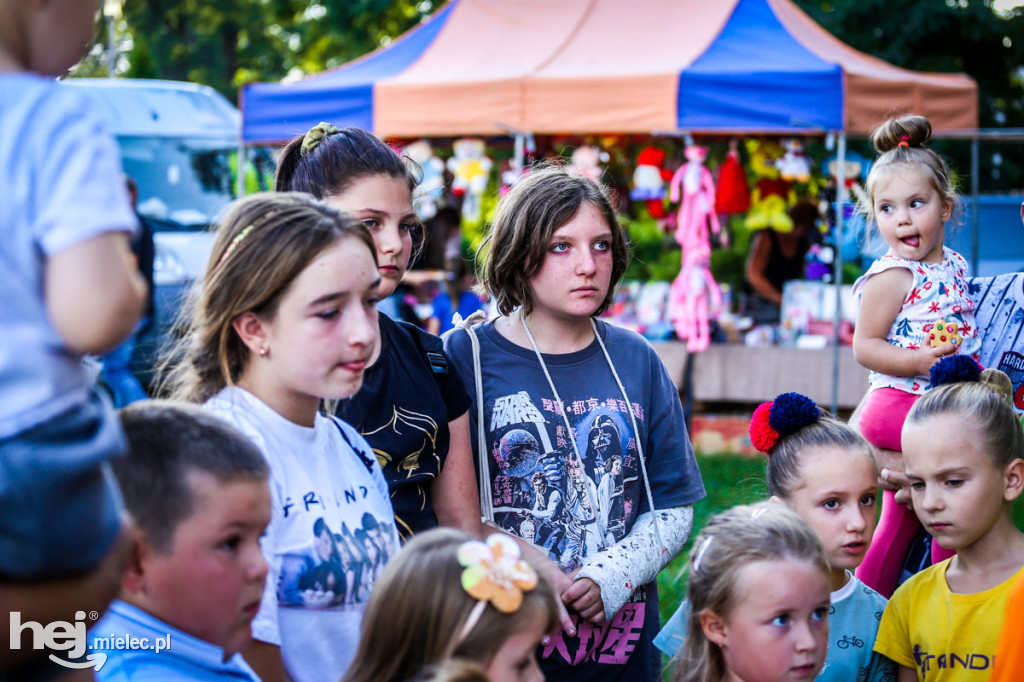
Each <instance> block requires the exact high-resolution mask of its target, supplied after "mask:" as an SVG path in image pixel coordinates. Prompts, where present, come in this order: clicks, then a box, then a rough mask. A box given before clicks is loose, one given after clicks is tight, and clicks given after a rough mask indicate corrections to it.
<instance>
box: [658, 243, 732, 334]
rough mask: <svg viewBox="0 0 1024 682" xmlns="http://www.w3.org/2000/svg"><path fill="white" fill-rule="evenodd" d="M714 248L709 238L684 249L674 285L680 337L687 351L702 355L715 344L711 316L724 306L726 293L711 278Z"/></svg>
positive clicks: (674, 317) (671, 297) (673, 311)
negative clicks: (709, 321)
mask: <svg viewBox="0 0 1024 682" xmlns="http://www.w3.org/2000/svg"><path fill="white" fill-rule="evenodd" d="M710 265H711V247H710V246H708V242H707V240H706V239H705V241H704V242H703V243H696V244H694V245H692V246H691V247H690V248H684V249H683V267H682V270H680V271H679V276H678V277H676V279H675V281H674V282H672V288H671V292H670V294H669V311H670V316H671V317H672V322H673V324H674V326H675V330H676V336H678V337H679V339H680V340H684V339H685V340H686V342H687V343H686V349H687V350H688V351H689V352H691V353H700V352H701V351H703V350H706V349H707V347H708V345H710V344H711V333H710V331H709V323H708V319H709V316H711V315H712V313H713V312H717V309H718V308H719V306H721V305H722V291H721V289H719V288H718V283H717V282H715V278H714V277H713V276H712V275H711V268H710Z"/></svg>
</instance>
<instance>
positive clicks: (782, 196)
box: [745, 140, 796, 232]
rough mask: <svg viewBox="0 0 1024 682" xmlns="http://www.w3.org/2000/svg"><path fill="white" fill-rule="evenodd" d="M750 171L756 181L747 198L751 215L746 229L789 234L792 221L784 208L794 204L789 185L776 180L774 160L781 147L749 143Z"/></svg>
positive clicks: (771, 144) (769, 143)
mask: <svg viewBox="0 0 1024 682" xmlns="http://www.w3.org/2000/svg"><path fill="white" fill-rule="evenodd" d="M747 145H748V149H749V150H750V168H751V170H753V171H754V173H755V174H756V175H757V177H758V178H759V180H758V181H757V183H756V184H755V185H754V191H753V193H752V194H751V195H750V212H749V213H747V219H746V221H745V224H746V226H747V229H749V230H763V229H766V228H769V227H770V228H772V229H773V230H775V231H776V232H790V231H792V230H793V221H792V220H791V219H790V217H789V216H788V215H786V209H787V208H788V207H789V206H790V205H792V204H793V203H795V202H796V196H795V195H794V194H793V187H792V185H791V184H790V183H789V182H787V181H786V180H783V179H782V178H780V177H779V169H778V168H777V167H776V166H775V161H776V159H778V158H780V157H781V156H782V148H781V147H779V145H778V143H775V142H760V143H758V142H757V141H756V140H751V141H749V142H748V143H747Z"/></svg>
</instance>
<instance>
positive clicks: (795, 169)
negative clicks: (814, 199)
mask: <svg viewBox="0 0 1024 682" xmlns="http://www.w3.org/2000/svg"><path fill="white" fill-rule="evenodd" d="M782 147H783V149H785V153H784V154H783V155H782V158H781V159H779V160H778V161H776V162H775V166H776V167H777V168H778V169H779V176H780V177H781V178H782V179H783V180H786V181H788V182H807V181H808V180H810V179H811V162H810V161H808V160H807V155H806V154H804V146H803V143H801V142H800V140H797V139H793V138H790V139H788V140H783V141H782Z"/></svg>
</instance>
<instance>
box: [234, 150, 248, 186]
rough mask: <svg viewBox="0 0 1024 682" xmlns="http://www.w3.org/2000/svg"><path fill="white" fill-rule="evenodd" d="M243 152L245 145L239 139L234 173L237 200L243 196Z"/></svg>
mask: <svg viewBox="0 0 1024 682" xmlns="http://www.w3.org/2000/svg"><path fill="white" fill-rule="evenodd" d="M245 151H246V149H245V143H244V142H242V140H241V138H239V140H238V162H237V163H236V165H237V169H236V171H235V196H236V197H237V198H239V199H241V198H242V197H244V196H245Z"/></svg>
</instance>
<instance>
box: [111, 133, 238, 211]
mask: <svg viewBox="0 0 1024 682" xmlns="http://www.w3.org/2000/svg"><path fill="white" fill-rule="evenodd" d="M118 141H119V142H120V143H121V159H122V162H123V164H124V171H125V173H127V174H128V175H129V176H131V177H132V178H134V179H135V182H136V184H138V186H139V204H138V209H139V213H141V214H142V215H144V216H146V217H149V218H155V219H156V220H160V221H162V222H164V221H166V222H172V223H176V224H178V225H181V226H182V227H190V226H198V225H203V226H205V225H208V224H209V223H211V222H213V220H214V218H215V216H216V215H217V214H218V212H219V211H220V210H221V209H222V208H223V207H224V206H225V205H226V204H227V203H228V202H229V201H231V199H232V197H233V196H234V191H233V190H234V188H233V186H232V173H231V164H230V163H229V157H230V155H231V154H233V153H236V152H237V150H236V149H234V148H226V147H225V146H224V145H223V143H218V141H211V140H203V139H185V138H160V137H155V138H154V137H122V138H120V139H119V140H118Z"/></svg>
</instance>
